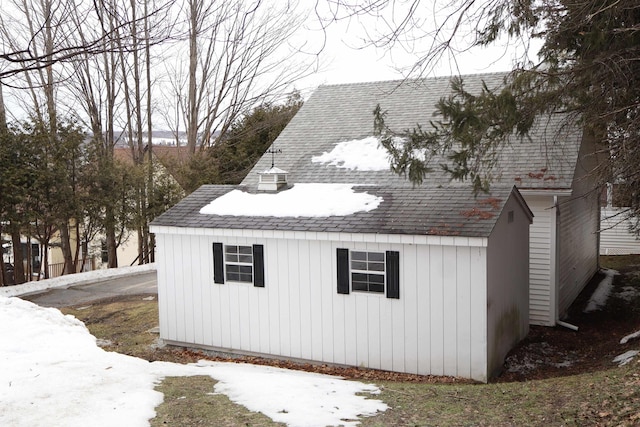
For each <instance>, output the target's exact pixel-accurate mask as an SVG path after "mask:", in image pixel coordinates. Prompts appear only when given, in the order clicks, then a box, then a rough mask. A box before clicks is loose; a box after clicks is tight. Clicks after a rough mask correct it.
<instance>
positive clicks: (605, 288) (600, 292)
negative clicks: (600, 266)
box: [583, 269, 619, 313]
mask: <svg viewBox="0 0 640 427" xmlns="http://www.w3.org/2000/svg"><path fill="white" fill-rule="evenodd" d="M602 272H603V273H604V275H605V277H604V279H602V280H601V281H600V283H599V284H598V287H597V288H596V290H595V291H593V294H592V295H591V298H589V302H587V306H586V307H585V308H584V310H583V312H584V313H591V312H593V311H596V310H601V309H602V308H603V307H604V306H605V305H606V304H607V299H609V295H610V294H611V291H612V290H613V277H614V276H616V275H618V274H619V273H618V272H617V271H616V270H608V269H604V270H602Z"/></svg>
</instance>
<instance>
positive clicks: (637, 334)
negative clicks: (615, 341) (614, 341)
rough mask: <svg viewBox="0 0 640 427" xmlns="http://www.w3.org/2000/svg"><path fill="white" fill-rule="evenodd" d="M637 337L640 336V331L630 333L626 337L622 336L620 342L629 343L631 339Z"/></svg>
mask: <svg viewBox="0 0 640 427" xmlns="http://www.w3.org/2000/svg"><path fill="white" fill-rule="evenodd" d="M635 338H640V331H636V332H634V333H632V334H629V335H627V336H626V337H624V338H622V339H621V340H620V344H626V343H628V342H629V341H631V340H632V339H635Z"/></svg>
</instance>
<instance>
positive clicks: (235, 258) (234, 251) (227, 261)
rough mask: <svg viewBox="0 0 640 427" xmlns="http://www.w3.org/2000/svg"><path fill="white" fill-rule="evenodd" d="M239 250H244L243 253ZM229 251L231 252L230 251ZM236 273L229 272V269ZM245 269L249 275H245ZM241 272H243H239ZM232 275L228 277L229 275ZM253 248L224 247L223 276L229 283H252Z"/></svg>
mask: <svg viewBox="0 0 640 427" xmlns="http://www.w3.org/2000/svg"><path fill="white" fill-rule="evenodd" d="M240 248H243V249H244V252H242V251H241V249H240ZM230 250H231V251H230ZM229 267H231V269H232V270H236V267H237V271H231V272H230V271H229V270H230V268H229ZM247 267H248V268H249V269H250V273H247V271H246V269H247ZM241 270H244V272H243V271H241ZM230 274H231V275H233V277H230V276H229V275H230ZM253 274H254V271H253V246H251V245H248V246H247V245H224V276H225V279H226V280H227V281H229V282H240V283H253Z"/></svg>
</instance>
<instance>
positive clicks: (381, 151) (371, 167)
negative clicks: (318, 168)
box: [311, 136, 390, 171]
mask: <svg viewBox="0 0 640 427" xmlns="http://www.w3.org/2000/svg"><path fill="white" fill-rule="evenodd" d="M311 161H312V162H313V163H322V164H326V165H329V166H336V167H339V168H343V169H351V170H358V171H383V170H389V164H390V162H389V153H388V152H387V150H386V149H385V148H384V147H383V146H382V145H380V141H379V140H378V138H376V137H375V136H370V137H367V138H364V139H354V140H351V141H343V142H339V143H338V144H336V146H335V147H334V148H333V150H331V151H329V152H324V153H322V154H321V155H319V156H313V157H312V158H311Z"/></svg>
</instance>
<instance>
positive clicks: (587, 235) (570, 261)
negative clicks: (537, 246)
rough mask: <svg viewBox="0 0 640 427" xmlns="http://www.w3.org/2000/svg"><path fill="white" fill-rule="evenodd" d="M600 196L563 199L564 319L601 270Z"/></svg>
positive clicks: (561, 305) (561, 290) (561, 311)
mask: <svg viewBox="0 0 640 427" xmlns="http://www.w3.org/2000/svg"><path fill="white" fill-rule="evenodd" d="M597 197H598V195H597V193H595V192H594V193H592V194H587V195H584V196H582V197H575V196H574V197H572V198H561V199H560V261H559V269H560V287H559V292H558V298H559V301H558V315H559V318H562V317H563V316H564V314H565V313H566V311H567V309H568V308H569V306H570V305H571V303H573V301H574V300H575V299H576V297H577V296H578V294H579V293H580V291H582V289H583V288H584V287H585V285H586V284H587V283H588V282H589V280H591V278H592V277H593V275H594V274H595V272H596V270H597V268H598V234H597V230H598V226H599V224H598V219H599V215H598V210H599V207H598V203H597V202H596V201H595V200H593V199H594V198H597Z"/></svg>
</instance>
